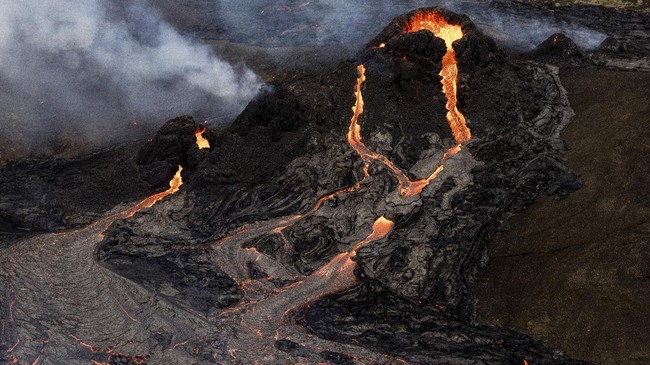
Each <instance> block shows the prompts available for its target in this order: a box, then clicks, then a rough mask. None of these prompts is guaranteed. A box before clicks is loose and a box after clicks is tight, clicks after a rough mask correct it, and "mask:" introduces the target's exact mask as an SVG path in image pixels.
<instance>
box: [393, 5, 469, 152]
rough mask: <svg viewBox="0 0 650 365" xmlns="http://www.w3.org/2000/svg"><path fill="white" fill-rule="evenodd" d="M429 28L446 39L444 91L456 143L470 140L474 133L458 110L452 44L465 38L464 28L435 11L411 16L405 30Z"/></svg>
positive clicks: (443, 75) (442, 73) (443, 64)
mask: <svg viewBox="0 0 650 365" xmlns="http://www.w3.org/2000/svg"><path fill="white" fill-rule="evenodd" d="M420 30H428V31H429V32H431V33H433V35H435V36H436V37H438V38H440V39H442V40H444V41H445V44H446V46H447V53H446V54H445V55H444V56H443V57H442V70H441V71H440V76H442V92H444V93H445V96H447V105H446V108H447V122H448V123H449V126H450V127H451V130H452V132H453V134H454V139H455V140H456V143H458V144H461V143H464V142H467V141H469V140H470V139H471V138H472V134H471V132H470V130H469V128H467V124H466V121H465V116H463V114H462V113H461V112H460V111H459V110H458V107H457V104H458V100H457V95H458V62H457V60H456V51H455V50H454V48H453V46H452V44H453V43H454V42H455V41H457V40H459V39H461V38H463V30H462V28H461V27H460V25H455V24H449V23H448V22H447V20H446V19H445V18H443V17H442V16H440V14H437V13H434V12H428V13H418V14H415V15H414V16H413V18H411V20H410V21H409V23H408V24H406V26H405V27H404V31H405V32H418V31H420Z"/></svg>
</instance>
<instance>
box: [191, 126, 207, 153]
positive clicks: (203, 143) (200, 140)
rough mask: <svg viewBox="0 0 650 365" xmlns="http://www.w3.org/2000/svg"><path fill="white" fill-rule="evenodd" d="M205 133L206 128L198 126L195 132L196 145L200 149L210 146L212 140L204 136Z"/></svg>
mask: <svg viewBox="0 0 650 365" xmlns="http://www.w3.org/2000/svg"><path fill="white" fill-rule="evenodd" d="M203 133H205V128H197V129H196V131H195V132H194V135H195V136H196V145H197V146H198V147H199V149H200V150H202V149H204V148H210V141H208V140H207V139H205V138H204V137H203Z"/></svg>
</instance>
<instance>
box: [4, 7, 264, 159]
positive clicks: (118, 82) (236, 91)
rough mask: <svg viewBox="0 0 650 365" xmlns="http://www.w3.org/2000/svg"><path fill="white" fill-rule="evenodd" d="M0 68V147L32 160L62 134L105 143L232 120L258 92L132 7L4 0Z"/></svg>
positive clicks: (242, 76) (242, 75)
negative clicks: (200, 119)
mask: <svg viewBox="0 0 650 365" xmlns="http://www.w3.org/2000/svg"><path fill="white" fill-rule="evenodd" d="M125 3H127V2H125ZM0 65H1V67H0V85H2V87H0V123H1V124H2V126H3V128H2V131H0V142H2V143H3V144H5V145H6V144H7V143H9V144H12V145H14V146H19V147H22V148H23V149H28V150H31V151H35V152H39V151H38V148H37V147H36V146H43V144H44V142H47V140H48V139H51V138H53V136H59V135H61V134H68V135H69V134H75V135H77V136H83V137H85V139H87V140H89V141H91V142H95V143H107V142H114V141H115V140H118V139H121V138H124V137H125V136H127V135H130V134H133V133H134V130H136V129H137V128H134V127H127V125H130V124H135V121H138V123H140V124H142V123H147V122H149V123H152V122H154V123H160V122H164V120H165V119H166V118H169V117H172V116H175V115H178V114H183V113H195V114H199V115H200V116H204V117H208V116H213V115H215V114H218V115H224V114H232V113H237V112H239V111H241V110H242V109H243V107H244V106H245V104H246V103H247V102H248V101H249V100H250V99H251V98H252V96H253V95H254V94H255V93H256V92H257V90H258V88H259V85H260V84H259V81H258V78H257V76H256V75H255V74H253V73H252V72H251V71H250V70H248V69H245V68H243V67H235V66H232V65H230V64H228V63H226V62H225V61H222V60H220V59H219V58H217V57H216V56H215V55H214V54H213V53H212V52H211V51H210V49H209V48H208V47H207V46H202V45H197V44H194V43H192V42H190V41H189V40H188V39H187V38H185V37H183V36H181V35H180V34H179V33H178V32H176V31H175V30H174V29H173V28H172V27H171V26H169V25H168V24H166V23H165V22H163V21H162V20H161V18H160V17H159V16H158V14H157V13H156V12H155V11H153V10H152V9H151V8H150V7H148V6H146V5H145V4H143V3H142V2H138V1H135V2H133V1H129V2H128V5H122V4H121V3H116V2H115V1H102V0H5V1H3V2H2V11H0ZM127 121H128V123H125V122H127ZM141 132H142V131H141ZM3 138H4V141H3V140H2V139H3ZM5 147H6V146H5ZM2 151H3V149H2V148H1V147H0V160H1V159H2V158H1V157H2V156H1V154H2ZM6 152H7V151H6V148H5V153H6ZM40 152H43V151H40Z"/></svg>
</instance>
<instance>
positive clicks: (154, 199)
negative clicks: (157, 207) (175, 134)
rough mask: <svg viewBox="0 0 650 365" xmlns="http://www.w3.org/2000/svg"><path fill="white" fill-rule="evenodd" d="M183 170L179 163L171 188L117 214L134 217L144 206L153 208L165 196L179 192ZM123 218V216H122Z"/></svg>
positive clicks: (170, 182)
mask: <svg viewBox="0 0 650 365" xmlns="http://www.w3.org/2000/svg"><path fill="white" fill-rule="evenodd" d="M182 171H183V166H181V165H178V170H177V171H176V174H175V175H174V177H173V178H172V179H171V180H170V181H169V189H167V190H165V191H163V192H160V193H158V194H154V195H152V196H150V197H148V198H146V199H144V200H143V201H141V202H140V203H138V204H136V205H134V206H133V207H131V208H129V209H127V210H126V211H124V212H122V213H119V214H116V216H117V215H124V217H125V218H130V217H132V216H133V215H134V214H135V213H137V212H139V211H140V210H142V209H143V208H151V207H153V205H154V204H156V203H157V202H159V201H160V200H162V199H164V198H165V197H167V196H169V195H172V194H175V193H176V192H178V190H179V189H180V187H181V185H183V178H182V177H181V172H182ZM122 219H123V218H122Z"/></svg>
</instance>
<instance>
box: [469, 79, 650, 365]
mask: <svg viewBox="0 0 650 365" xmlns="http://www.w3.org/2000/svg"><path fill="white" fill-rule="evenodd" d="M561 78H562V82H563V85H564V86H565V87H566V88H567V90H568V92H569V99H570V102H571V106H572V107H573V109H574V110H575V112H576V120H575V122H574V123H572V124H570V125H569V126H568V127H567V129H566V130H565V131H564V133H563V135H562V136H563V139H564V140H565V141H566V143H567V144H568V145H569V147H570V150H569V152H568V153H567V159H568V166H569V167H570V168H571V169H572V170H573V171H576V172H578V173H579V174H580V175H581V179H582V182H583V187H582V188H581V189H580V190H578V191H576V192H574V193H573V194H571V195H569V197H567V198H566V199H563V200H560V201H556V200H552V199H548V198H544V199H541V200H539V201H538V202H537V203H535V204H534V205H533V206H532V207H531V208H530V209H529V210H528V211H527V212H526V213H524V214H521V215H518V216H515V217H513V218H512V219H511V229H510V230H509V231H507V232H505V233H503V234H501V235H500V236H498V237H497V238H496V239H495V240H494V241H493V242H492V244H491V245H490V247H489V253H488V254H489V256H490V262H489V263H488V265H487V267H486V268H485V269H484V270H483V271H482V274H481V277H480V279H479V282H480V283H481V284H480V289H479V307H478V321H479V322H481V323H489V324H498V325H502V326H504V327H508V328H514V329H518V330H521V331H523V332H525V333H527V334H530V335H532V336H534V337H537V338H540V339H542V340H544V341H545V342H547V343H548V344H549V345H551V346H555V347H558V348H561V349H563V350H565V351H567V353H568V354H570V355H573V356H575V357H577V358H581V359H585V360H590V361H594V362H596V363H598V364H639V365H640V364H648V363H650V335H649V334H648V332H647V330H646V329H647V328H649V327H650V318H649V317H648V316H647V310H648V303H649V302H650V287H649V286H648V284H649V281H650V267H649V266H648V262H650V250H649V249H650V247H649V246H650V222H649V220H648V217H649V216H650V212H649V209H650V208H649V207H650V201H649V200H650V199H649V195H648V189H649V187H650V170H649V166H650V144H649V141H650V130H649V129H648V122H649V117H648V116H649V115H650V114H649V113H650V107H649V106H648V90H650V74H648V73H634V72H615V71H603V70H597V69H582V70H565V71H563V72H562V73H561Z"/></svg>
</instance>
